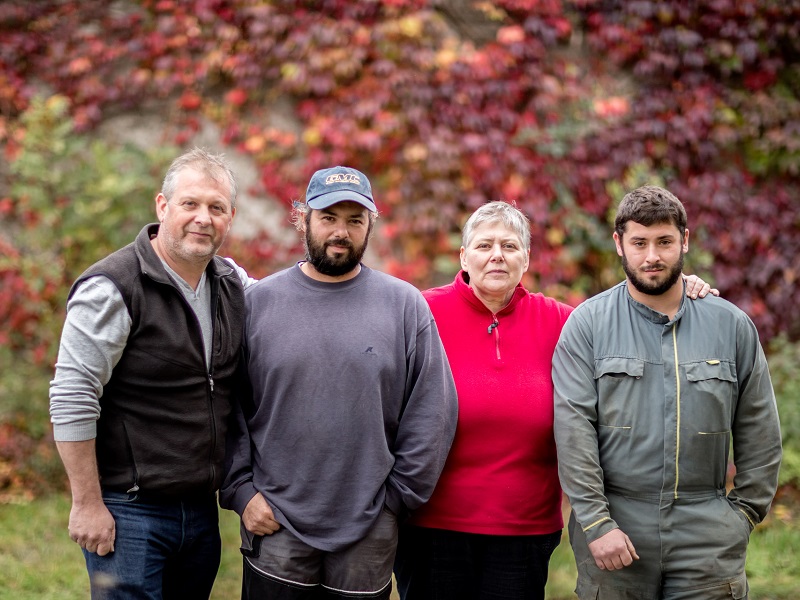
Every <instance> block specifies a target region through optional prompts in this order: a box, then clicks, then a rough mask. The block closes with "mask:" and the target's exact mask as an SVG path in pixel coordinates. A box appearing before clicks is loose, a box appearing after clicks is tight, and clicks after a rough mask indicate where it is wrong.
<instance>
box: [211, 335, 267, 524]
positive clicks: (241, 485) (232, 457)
mask: <svg viewBox="0 0 800 600" xmlns="http://www.w3.org/2000/svg"><path fill="white" fill-rule="evenodd" d="M245 356H246V351H245V350H243V351H242V355H241V356H240V360H239V371H238V373H237V375H236V388H235V390H234V394H233V396H234V401H233V406H232V408H231V415H230V417H229V419H230V420H229V422H228V432H227V434H226V436H227V437H226V440H225V464H224V467H223V471H224V473H223V480H222V485H221V487H220V490H219V505H220V506H221V507H222V508H227V509H228V510H233V511H235V512H236V513H238V515H239V516H242V513H243V512H244V509H245V508H246V507H247V504H248V503H249V502H250V500H252V499H253V496H255V495H256V494H257V493H258V492H257V490H256V488H255V486H254V485H253V464H252V452H251V444H250V431H249V429H248V427H247V418H246V417H245V409H244V408H243V405H248V407H249V404H250V403H249V402H248V399H250V398H252V387H251V386H250V378H249V377H248V375H247V368H246V364H247V363H246V360H245Z"/></svg>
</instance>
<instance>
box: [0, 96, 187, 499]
mask: <svg viewBox="0 0 800 600" xmlns="http://www.w3.org/2000/svg"><path fill="white" fill-rule="evenodd" d="M20 124H21V126H22V127H23V128H24V135H21V136H20V140H19V144H20V147H19V149H18V152H17V153H16V154H15V157H14V159H13V160H12V161H10V163H9V165H8V181H10V182H11V183H10V185H9V187H8V192H9V199H10V201H11V206H10V208H7V209H6V210H5V211H4V212H3V213H2V214H0V223H2V225H3V229H4V231H5V232H6V236H7V240H8V241H10V242H11V243H10V245H9V246H8V247H7V248H6V252H4V253H3V254H2V255H0V283H2V289H1V290H0V342H2V343H0V363H1V364H2V365H3V368H2V369H1V370H0V398H2V403H0V498H2V496H3V495H8V494H12V495H13V494H14V493H19V492H22V491H24V492H30V491H36V490H41V489H46V488H47V487H48V486H50V485H52V484H54V483H56V484H60V483H61V482H62V481H63V469H62V468H61V466H60V463H59V461H58V458H57V456H56V455H55V452H54V451H53V450H54V449H53V447H52V440H51V436H50V426H49V417H48V400H47V399H48V389H49V381H50V379H51V378H52V375H53V367H54V364H55V358H56V353H57V350H58V341H59V337H60V332H61V327H62V324H63V320H64V309H65V301H66V297H67V293H68V291H69V288H70V286H71V285H72V282H73V281H74V280H75V278H76V277H77V276H78V275H79V274H80V273H81V272H82V271H83V270H84V269H85V268H86V267H88V266H89V265H91V264H92V263H94V262H95V261H97V260H98V259H100V258H102V257H103V256H105V255H107V254H109V253H110V252H112V251H114V250H116V249H118V248H120V247H122V246H124V245H126V244H128V243H130V242H131V241H132V240H133V238H134V237H135V236H136V234H137V233H138V232H139V230H140V229H141V228H142V227H143V226H144V225H145V224H146V223H148V222H150V221H154V220H155V208H154V206H155V205H154V199H155V195H156V193H157V191H158V190H159V189H160V184H161V181H160V177H161V176H162V175H163V173H164V172H165V171H166V167H167V165H168V163H169V161H170V160H171V159H172V158H174V156H176V154H177V150H176V149H175V148H174V147H169V146H166V147H160V148H156V149H153V150H150V151H142V150H139V149H137V148H135V147H132V146H127V145H122V144H112V143H108V142H104V141H102V140H99V139H97V138H92V137H89V136H86V135H83V134H79V133H76V132H75V131H74V128H73V123H72V121H71V118H70V115H69V102H68V100H67V99H66V98H64V97H61V96H52V97H50V98H48V99H41V98H39V99H34V100H33V102H32V103H31V105H30V108H28V110H26V111H25V112H24V114H23V115H22V117H21V119H20Z"/></svg>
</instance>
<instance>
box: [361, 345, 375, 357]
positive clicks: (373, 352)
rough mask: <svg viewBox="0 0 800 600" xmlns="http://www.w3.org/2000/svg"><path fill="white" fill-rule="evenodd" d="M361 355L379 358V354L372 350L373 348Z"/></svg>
mask: <svg viewBox="0 0 800 600" xmlns="http://www.w3.org/2000/svg"><path fill="white" fill-rule="evenodd" d="M361 354H366V355H368V356H378V354H377V353H376V352H375V351H374V350H373V349H372V346H370V347H369V348H367V349H366V350H364V351H363V352H362V353H361Z"/></svg>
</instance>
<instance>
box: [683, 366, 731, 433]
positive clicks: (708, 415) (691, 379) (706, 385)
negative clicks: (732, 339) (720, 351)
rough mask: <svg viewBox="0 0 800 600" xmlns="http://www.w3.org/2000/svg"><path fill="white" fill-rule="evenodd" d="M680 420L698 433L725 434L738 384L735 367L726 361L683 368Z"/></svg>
mask: <svg viewBox="0 0 800 600" xmlns="http://www.w3.org/2000/svg"><path fill="white" fill-rule="evenodd" d="M684 369H685V372H686V381H687V386H686V388H687V389H686V394H685V396H684V397H683V398H682V402H681V405H682V409H683V411H684V417H685V418H687V419H688V422H690V423H693V424H694V427H695V428H696V430H697V432H698V433H700V434H718V433H727V432H728V431H730V428H731V421H732V419H733V413H734V411H735V409H736V406H735V401H734V399H735V398H736V394H737V387H738V383H737V380H736V368H735V366H734V365H733V364H732V363H730V362H727V361H723V360H718V359H708V360H702V361H697V362H692V363H687V364H685V365H684Z"/></svg>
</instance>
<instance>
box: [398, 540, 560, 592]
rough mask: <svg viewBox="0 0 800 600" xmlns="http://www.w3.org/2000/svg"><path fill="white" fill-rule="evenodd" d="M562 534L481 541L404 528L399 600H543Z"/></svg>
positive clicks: (399, 549) (400, 542)
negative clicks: (551, 560) (551, 565)
mask: <svg viewBox="0 0 800 600" xmlns="http://www.w3.org/2000/svg"><path fill="white" fill-rule="evenodd" d="M560 541H561V532H560V531H556V532H555V533H549V534H545V535H481V534H477V533H462V532H459V531H448V530H445V529H433V528H428V527H414V526H410V525H405V526H403V527H401V529H400V536H399V544H398V547H397V558H396V559H395V569H394V574H395V577H396V579H397V590H398V592H399V594H400V598H402V600H544V588H545V584H546V583H547V567H548V564H549V562H550V556H551V555H552V554H553V550H555V549H556V546H558V544H559V542H560Z"/></svg>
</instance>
